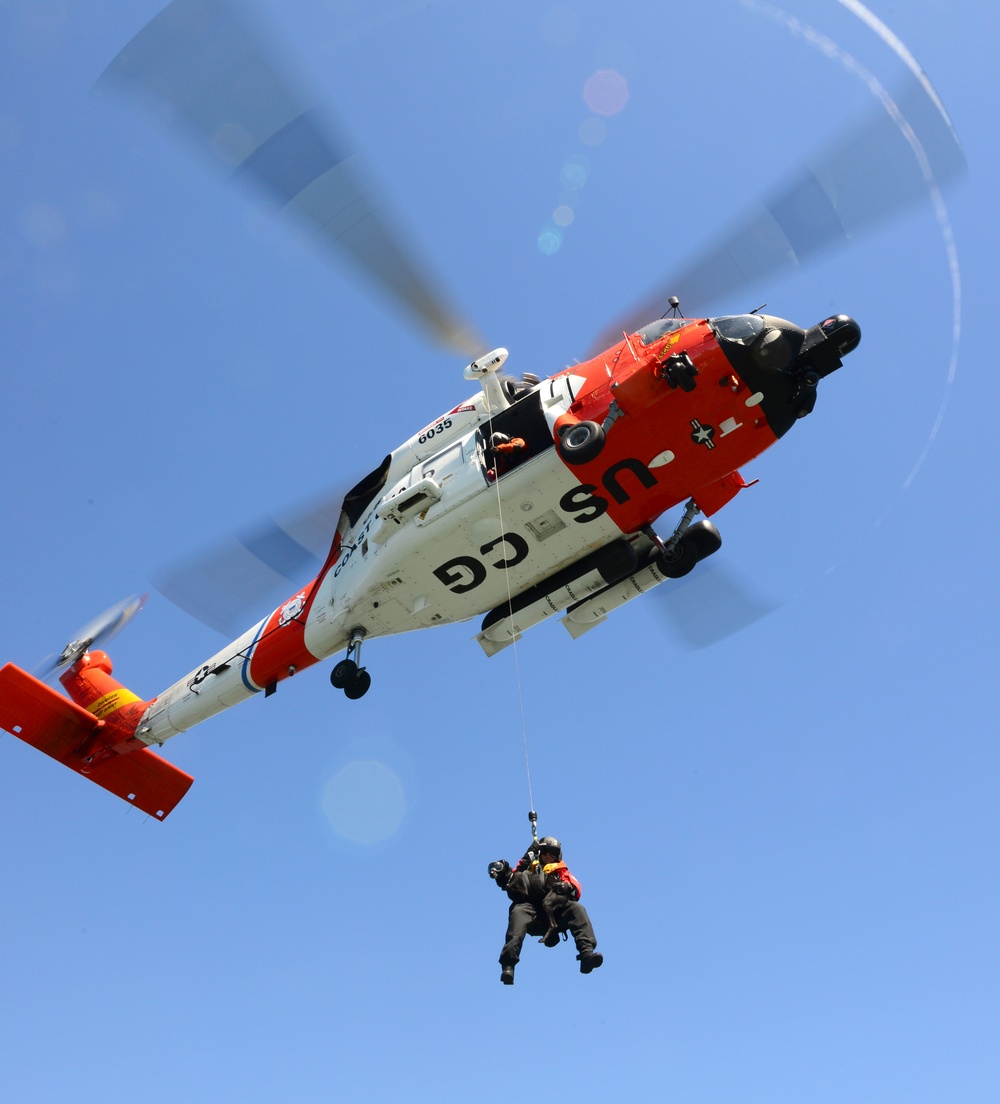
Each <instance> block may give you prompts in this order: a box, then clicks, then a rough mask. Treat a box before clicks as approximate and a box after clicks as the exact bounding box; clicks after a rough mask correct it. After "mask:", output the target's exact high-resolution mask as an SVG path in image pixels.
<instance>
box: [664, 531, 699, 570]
mask: <svg viewBox="0 0 1000 1104" xmlns="http://www.w3.org/2000/svg"><path fill="white" fill-rule="evenodd" d="M698 559H699V557H698V548H697V545H696V544H695V543H694V541H691V540H688V538H687V536H683V537H681V539H680V540H679V541H678V542H677V543H676V544H675V545H674V547H673V548H672V549H671V550H670V555H669V556H666V555H661V556H659V557H658V558H657V560H656V566H657V567H658V568H659V570H660V571H661V572H662V573H663V574H664V575H666V577H667V578H668V579H680V578H683V576H685V575H687V573H688V572H689V571H692V570H693V569H694V565H695V564H696V563H697V562H698Z"/></svg>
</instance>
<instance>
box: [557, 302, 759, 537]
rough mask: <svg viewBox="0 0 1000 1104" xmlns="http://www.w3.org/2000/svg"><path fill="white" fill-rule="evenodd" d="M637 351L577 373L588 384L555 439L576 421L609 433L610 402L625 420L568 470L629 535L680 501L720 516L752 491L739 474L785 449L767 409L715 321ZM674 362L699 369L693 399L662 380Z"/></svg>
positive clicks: (622, 347) (609, 354)
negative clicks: (686, 359) (722, 344)
mask: <svg viewBox="0 0 1000 1104" xmlns="http://www.w3.org/2000/svg"><path fill="white" fill-rule="evenodd" d="M630 343H631V346H630V344H629V343H628V342H625V341H622V342H621V344H619V345H616V346H614V347H613V348H611V349H609V350H607V351H606V352H604V353H602V354H601V355H600V356H598V357H596V358H595V359H594V360H592V361H588V362H587V363H586V364H582V365H576V366H574V368H573V369H572V371H573V373H574V374H576V375H584V376H586V378H587V383H586V385H585V386H584V387H582V388H581V389H580V392H579V393H578V395H577V399H576V401H575V402H574V403H573V405H572V406H571V407H570V411H569V413H568V414H567V415H564V416H563V418H561V419H560V420H559V423H558V424H557V432H558V429H559V428H560V427H561V426H562V425H572V424H573V423H574V422H577V421H592V422H597V423H598V424H601V423H602V422H603V421H604V419H605V418H606V417H607V415H608V411H609V409H610V407H611V402H612V399H614V400H615V401H617V403H618V406H619V407H620V409H621V410H622V411H624V414H623V416H622V417H620V418H619V419H618V420H617V421H615V423H614V424H613V425H612V426H611V427H610V429H609V430H608V433H607V438H606V442H605V446H604V448H603V449H602V451H601V453H600V455H599V456H598V457H597V458H596V459H594V460H592V461H591V462H590V463H588V464H580V465H576V466H574V467H571V468H570V470H571V471H572V472H573V473H574V475H577V476H578V477H579V479H580V482H581V483H584V484H591V485H593V487H594V489H595V491H596V493H597V494H599V495H601V496H603V497H605V498H606V499H607V501H608V511H607V512H608V516H609V517H610V518H611V519H612V520H613V521H614V522H615V524H616V525H617V526H618V527H619V528H620V529H621V530H622V532H623V533H633V532H635V531H636V530H637V529H640V528H641V527H642V526H643V525H647V524H648V523H649V522H650V521H652V520H653V519H654V518H656V517H659V515H660V514H662V513H664V512H665V511H666V510H669V509H670V508H671V507H672V506H676V505H677V504H678V503H679V502H685V501H686V500H687V499H689V498H692V497H693V498H694V499H695V500H696V501H698V498H699V492H701V491H704V494H703V496H702V497H703V498H704V500H705V502H704V505H705V506H707V507H708V510H706V512H708V513H713V512H714V511H715V510H717V509H720V508H721V506H723V505H724V504H725V503H726V502H728V501H729V500H730V499H731V498H732V497H733V496H734V495H735V494H736V493H737V491H739V489H740V487H741V486H744V485H745V484H744V483H743V479H742V477H741V476H739V474H738V472H737V469H738V468H739V467H741V466H742V465H744V464H746V463H748V462H749V461H750V460H752V459H754V457H756V456H759V455H760V454H761V453H762V452H764V451H765V449H768V448H770V446H771V445H773V444H774V443H775V441H776V440H777V437H776V436H775V435H774V433H773V432H772V430H771V428H770V426H769V425H768V424H767V419H766V418H765V417H764V412H763V410H762V409H761V408H760V406H751V407H748V406H747V405H746V400H747V398H748V397H749V396H750V391H749V389H748V388H747V386H746V384H745V383H743V381H742V380H741V379H740V378H739V377H738V376H736V375H735V374H734V372H733V367H732V365H731V364H730V363H729V361H728V360H727V359H726V355H725V353H723V351H722V350H721V349H720V348H719V343H718V342H717V341H716V339H715V335H714V334H713V333H712V329H711V327H710V326H709V325H708V323H707V322H704V321H701V322H694V323H692V324H691V325H690V326H686V327H685V328H684V329H682V330H677V331H675V332H673V333H671V334H668V335H666V336H665V337H664V338H662V339H661V340H659V341H657V342H654V343H653V344H652V345H649V346H644V345H642V344H641V342H640V340H639V338H637V337H635V336H633V337H632V338H631V339H630ZM633 351H634V353H635V356H633ZM675 353H687V354H688V356H690V358H691V360H692V361H693V362H694V363H695V366H696V367H697V369H698V377H697V385H696V387H695V388H694V390H693V391H690V392H688V391H683V390H681V389H680V388H677V389H676V390H673V389H671V387H670V385H669V384H668V383H667V382H666V380H663V379H660V378H658V376H657V374H656V373H657V371H658V368H659V365H660V363H661V362H662V361H663V360H664V359H666V357H668V356H671V355H673V354H675ZM609 367H610V368H611V372H612V374H611V376H609V375H608V368H609ZM671 454H672V455H671Z"/></svg>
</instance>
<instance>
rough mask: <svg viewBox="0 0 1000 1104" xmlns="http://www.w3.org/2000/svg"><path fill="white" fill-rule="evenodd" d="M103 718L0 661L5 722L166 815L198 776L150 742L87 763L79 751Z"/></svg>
mask: <svg viewBox="0 0 1000 1104" xmlns="http://www.w3.org/2000/svg"><path fill="white" fill-rule="evenodd" d="M101 723H102V722H101V721H99V720H98V719H97V718H96V717H95V716H94V715H93V714H92V713H88V712H87V710H86V709H83V708H81V707H80V706H79V705H76V704H75V703H74V702H71V701H70V700H69V699H68V698H65V697H63V695H62V694H60V693H59V692H58V691H56V690H53V689H52V688H51V687H49V686H46V685H45V683H44V682H40V681H39V680H38V679H36V678H34V677H33V676H32V675H29V674H28V673H27V671H22V670H21V668H20V667H15V666H14V664H13V663H8V664H6V666H4V667H0V728H3V729H4V730H5V731H7V732H10V733H12V734H13V735H14V736H16V737H17V738H18V739H20V740H24V742H25V743H26V744H31V746H32V747H36V748H38V750H39V751H44V752H45V754H46V755H49V756H51V757H52V758H53V759H55V760H56V761H57V762H60V763H62V764H63V765H64V766H67V767H69V768H70V770H74V771H76V772H77V773H78V774H82V775H83V776H84V778H89V779H90V781H91V782H96V783H97V785H98V786H102V787H103V788H104V789H106V790H109V791H110V792H111V793H113V794H115V795H116V796H117V797H120V798H122V799H123V800H124V801H128V802H129V803H130V804H132V805H135V806H136V808H138V809H141V810H142V811H143V812H144V813H148V814H149V815H150V816H153V817H156V818H157V820H163V818H164V817H165V816H167V814H168V813H170V812H171V811H172V810H173V808H174V806H175V805H176V804H177V802H178V801H180V799H181V798H182V797H183V796H184V795H185V794H186V793H187V791H188V789H189V788H190V786H191V783H192V782H193V781H194V779H193V778H192V777H191V775H189V774H186V773H185V772H184V771H182V770H179V769H178V768H177V767H175V766H174V765H173V764H172V763H168V762H167V760H166V759H164V758H162V757H161V756H159V755H157V754H156V752H154V751H150V750H149V748H143V749H141V750H139V751H132V752H128V753H127V754H125V755H115V756H113V757H112V758H110V759H105V760H104V761H103V762H100V763H98V764H96V765H95V766H93V767H91V766H89V765H88V764H86V763H84V762H83V760H82V758H81V757H80V754H79V751H80V749H81V748H82V747H83V746H85V745H86V744H87V743H88V742H89V738H90V737H91V736H93V735H94V733H95V732H96V730H97V729H98V728H100V727H101Z"/></svg>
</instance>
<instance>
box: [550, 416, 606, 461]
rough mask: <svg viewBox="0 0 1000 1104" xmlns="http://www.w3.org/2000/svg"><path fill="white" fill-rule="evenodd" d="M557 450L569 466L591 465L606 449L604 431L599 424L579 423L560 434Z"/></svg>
mask: <svg viewBox="0 0 1000 1104" xmlns="http://www.w3.org/2000/svg"><path fill="white" fill-rule="evenodd" d="M556 448H557V449H558V450H559V455H560V456H561V457H562V458H563V459H564V460H565V461H566V463H567V464H573V465H577V464H589V463H590V461H591V460H595V459H596V458H597V457H598V456H599V455H600V452H601V449H603V448H604V430H603V429H601V427H600V426H599V425H598V424H597V422H577V423H576V425H572V426H570V427H569V428H568V429H566V430H564V431H563V432H562V433H561V434H560V436H559V440H558V441H557V443H556Z"/></svg>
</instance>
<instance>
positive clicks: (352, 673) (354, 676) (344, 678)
mask: <svg viewBox="0 0 1000 1104" xmlns="http://www.w3.org/2000/svg"><path fill="white" fill-rule="evenodd" d="M364 638H365V633H364V629H355V630H354V632H353V633H351V642H350V644H349V645H348V648H347V658H346V659H342V660H341V661H340V662H339V663H338V664H336V666H335V667H334V668H333V670H332V671H331V672H330V685H331V686H333V687H334V688H335V689H337V690H343V691H344V694H345V695H346V696H347V697H348V698H350V699H351V700H352V701H357V699H358V698H363V697H364V696H365V694H367V693H368V689H369V687H370V686H371V684H372V677H371V675H370V674H368V672H367V670H365V668H364V667H359V666H358V663H357V661H358V660H359V659H360V658H361V641H362V640H364ZM352 657H353V658H352Z"/></svg>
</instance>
